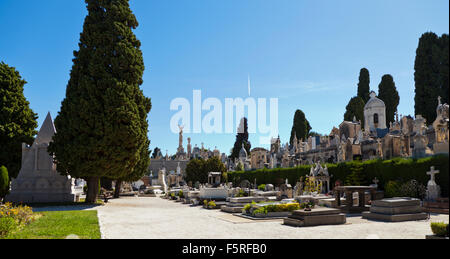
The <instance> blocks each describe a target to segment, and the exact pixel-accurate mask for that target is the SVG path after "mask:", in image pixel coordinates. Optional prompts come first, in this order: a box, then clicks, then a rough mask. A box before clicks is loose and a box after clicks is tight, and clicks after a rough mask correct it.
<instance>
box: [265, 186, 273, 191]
mask: <svg viewBox="0 0 450 259" xmlns="http://www.w3.org/2000/svg"><path fill="white" fill-rule="evenodd" d="M264 191H266V192H271V191H274V187H273V184H266V188H265V190H264Z"/></svg>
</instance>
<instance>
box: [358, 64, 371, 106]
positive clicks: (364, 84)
mask: <svg viewBox="0 0 450 259" xmlns="http://www.w3.org/2000/svg"><path fill="white" fill-rule="evenodd" d="M369 94H370V74H369V70H367V68H362V69H361V71H360V72H359V83H358V96H359V97H361V98H362V99H363V101H364V103H367V101H368V100H369V99H370V96H369Z"/></svg>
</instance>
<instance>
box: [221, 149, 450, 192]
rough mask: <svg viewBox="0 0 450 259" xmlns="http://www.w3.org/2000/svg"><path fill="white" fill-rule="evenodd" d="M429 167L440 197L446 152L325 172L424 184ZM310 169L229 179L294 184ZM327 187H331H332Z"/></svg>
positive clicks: (330, 168) (444, 183)
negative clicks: (434, 175)
mask: <svg viewBox="0 0 450 259" xmlns="http://www.w3.org/2000/svg"><path fill="white" fill-rule="evenodd" d="M360 166H362V168H363V169H362V171H358V170H359V167H360ZM431 166H435V167H436V169H437V170H439V171H440V174H438V175H436V183H437V184H439V185H440V186H441V191H442V196H444V197H448V194H449V182H450V179H449V156H448V155H436V156H432V157H426V158H421V159H412V158H396V159H392V160H380V159H378V160H368V161H364V162H362V163H361V162H357V161H352V162H343V163H339V164H327V167H328V172H329V174H330V175H332V176H333V177H332V179H331V183H334V182H335V181H337V180H341V181H346V180H347V177H348V176H349V175H350V174H352V173H353V172H357V173H356V174H353V176H351V177H349V180H351V181H355V180H358V181H362V180H364V181H365V182H366V183H367V182H371V181H372V179H374V178H375V177H376V178H377V179H378V180H379V181H380V182H379V183H378V185H379V186H381V187H382V188H383V187H385V186H386V184H387V183H388V182H389V181H398V180H400V181H401V182H407V181H410V180H413V179H415V180H417V181H418V182H419V183H421V184H424V185H426V184H427V182H428V180H429V179H430V177H429V176H427V175H426V172H427V171H429V170H430V167H431ZM310 169H311V166H310V165H302V166H298V167H293V168H274V169H259V170H254V171H236V172H228V180H229V181H231V182H233V183H235V184H239V183H240V182H241V181H243V180H248V181H254V179H255V178H256V180H257V182H263V183H272V184H274V183H275V182H276V179H277V178H281V179H286V178H287V179H288V180H289V182H291V183H295V182H296V181H298V179H300V177H302V176H303V177H305V176H307V175H309V173H310ZM362 176H363V177H362ZM359 177H361V178H359ZM330 187H331V188H333V186H330Z"/></svg>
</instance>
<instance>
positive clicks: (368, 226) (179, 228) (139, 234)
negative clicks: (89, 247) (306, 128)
mask: <svg viewBox="0 0 450 259" xmlns="http://www.w3.org/2000/svg"><path fill="white" fill-rule="evenodd" d="M96 209H97V210H98V216H99V221H100V228H101V231H102V238H106V239H316V238H318V239H322V238H326V239H366V238H370V239H377V238H381V239H384V238H387V239H389V238H395V239H424V238H425V235H429V234H432V233H431V229H430V221H426V220H423V221H412V222H401V223H385V222H375V221H368V220H365V219H362V218H361V217H347V224H345V225H337V226H318V227H308V228H294V227H289V226H284V225H282V220H270V221H253V220H249V219H244V218H241V217H237V216H233V215H231V214H227V213H223V212H220V211H219V210H205V209H203V208H201V207H190V206H189V205H186V204H181V203H177V202H174V201H169V200H165V199H161V198H159V197H157V198H125V197H124V198H121V199H116V200H110V202H109V203H108V204H107V205H106V206H101V207H98V208H96ZM431 221H433V222H435V221H445V222H449V216H448V215H437V214H436V215H432V216H431Z"/></svg>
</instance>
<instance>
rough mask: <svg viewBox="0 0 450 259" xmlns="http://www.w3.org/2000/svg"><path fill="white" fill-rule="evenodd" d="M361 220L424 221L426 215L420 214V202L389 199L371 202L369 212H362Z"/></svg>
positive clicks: (410, 199) (405, 199) (408, 199)
mask: <svg viewBox="0 0 450 259" xmlns="http://www.w3.org/2000/svg"><path fill="white" fill-rule="evenodd" d="M362 217H363V219H370V220H380V221H388V222H400V221H413V220H424V219H427V218H428V215H427V214H426V213H424V212H422V207H421V206H420V200H419V199H415V198H389V199H383V200H378V201H372V206H371V207H370V211H368V212H363V214H362Z"/></svg>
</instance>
